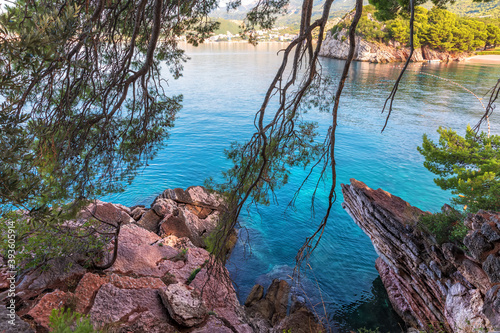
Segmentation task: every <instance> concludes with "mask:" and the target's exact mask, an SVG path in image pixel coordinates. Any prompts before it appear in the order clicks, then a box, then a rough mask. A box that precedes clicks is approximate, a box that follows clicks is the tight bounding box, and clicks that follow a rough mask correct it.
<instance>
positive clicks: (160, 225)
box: [0, 186, 314, 333]
mask: <svg viewBox="0 0 500 333" xmlns="http://www.w3.org/2000/svg"><path fill="white" fill-rule="evenodd" d="M224 209H225V207H224V204H223V202H222V201H221V200H220V198H218V197H217V196H216V195H214V194H211V193H209V192H208V191H206V190H205V189H204V188H203V187H200V186H197V187H190V188H188V189H187V190H186V191H184V190H182V189H175V190H167V191H165V192H164V193H163V194H162V195H160V196H159V197H158V198H156V200H155V201H154V202H153V204H152V205H151V208H145V207H143V206H137V207H130V208H129V207H125V206H122V205H116V204H111V203H105V202H96V203H94V204H92V205H91V206H89V207H88V209H85V210H84V211H83V212H82V213H81V214H80V216H79V218H78V219H77V221H71V223H69V224H74V223H78V221H80V222H81V221H82V220H85V219H88V218H90V217H97V218H99V219H101V220H103V221H106V222H108V223H111V224H117V223H118V222H121V223H122V225H123V226H122V227H121V230H120V233H119V236H118V240H119V242H118V244H119V246H118V252H117V257H116V261H115V262H114V263H113V265H112V266H111V267H109V268H107V269H105V270H91V269H88V268H84V267H82V266H81V265H80V262H78V261H77V260H75V258H58V259H55V260H51V262H50V264H49V266H48V269H35V270H32V271H28V272H24V273H23V274H22V275H20V276H18V280H17V282H16V298H15V310H16V311H15V323H16V326H11V325H10V324H8V323H5V322H3V319H4V318H3V319H2V324H1V325H0V332H4V331H5V332H16V330H17V331H19V332H29V331H36V332H47V331H48V329H49V317H50V314H51V311H52V309H59V308H70V309H72V310H73V311H76V312H78V313H82V314H86V315H89V317H90V320H91V323H92V324H93V325H94V326H95V327H96V328H99V329H103V330H105V331H106V332H148V333H149V332H193V333H194V332H196V333H202V332H206V333H208V332H270V331H273V332H274V330H273V328H272V327H273V326H277V327H278V325H280V326H279V327H280V330H279V332H281V331H282V330H283V329H288V328H290V326H289V325H292V324H293V323H292V324H287V322H286V321H285V315H286V312H287V305H288V294H286V296H283V294H280V297H279V300H280V302H281V303H279V304H280V305H281V306H282V307H281V308H280V312H279V316H275V317H273V320H266V319H262V318H258V319H255V320H252V318H250V317H249V316H248V315H247V313H246V310H245V309H246V308H245V307H243V306H241V305H240V304H239V301H238V299H237V297H236V293H235V290H234V288H233V286H232V284H231V282H230V280H229V279H228V273H227V271H226V269H225V267H219V266H213V265H210V254H209V253H208V252H207V251H206V250H205V249H203V248H202V245H203V238H204V237H205V236H207V235H208V234H210V233H211V232H212V231H213V230H214V229H215V228H216V227H217V223H218V219H219V215H220V213H221V212H222V210H224ZM113 248H114V244H109V249H108V251H109V254H111V252H112V250H113ZM106 257H108V258H110V257H111V255H109V256H106ZM0 259H2V260H1V262H0V272H4V271H5V270H6V269H4V268H5V267H6V265H5V264H6V263H5V260H3V258H1V257H0ZM214 267H215V268H217V269H215V268H214ZM211 268H212V270H211V271H209V270H210V269H211ZM6 282H7V281H6V280H5V277H4V276H3V275H1V276H0V291H3V292H2V293H0V300H1V302H2V305H1V306H0V308H1V309H3V310H2V311H1V312H2V314H4V312H5V314H7V312H8V311H6V310H7V308H6V307H5V305H6V303H5V302H6V300H7V299H8V298H7V292H8V290H6V289H7V288H8V283H6ZM270 290H274V287H272V288H270ZM271 294H273V293H272V292H271ZM268 295H270V294H269V292H268ZM277 297H278V296H276V295H275V296H274V298H273V297H271V296H269V297H268V298H267V299H269V302H271V303H273V304H275V303H276V302H277V301H276V298H277ZM273 313H274V312H273ZM313 319H314V318H313ZM281 327H282V328H281Z"/></svg>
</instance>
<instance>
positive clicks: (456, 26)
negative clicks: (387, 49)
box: [332, 6, 500, 52]
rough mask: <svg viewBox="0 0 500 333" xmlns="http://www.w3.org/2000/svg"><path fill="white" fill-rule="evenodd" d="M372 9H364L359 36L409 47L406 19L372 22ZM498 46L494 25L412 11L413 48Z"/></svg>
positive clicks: (439, 11) (441, 12)
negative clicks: (413, 19)
mask: <svg viewBox="0 0 500 333" xmlns="http://www.w3.org/2000/svg"><path fill="white" fill-rule="evenodd" d="M376 13H377V12H376V10H375V7H373V6H365V8H364V13H363V16H362V18H361V20H360V22H359V26H358V29H357V33H358V35H360V36H362V37H363V38H364V39H366V40H369V41H379V42H382V41H383V42H387V41H389V40H391V39H392V40H395V41H398V42H400V43H401V44H403V45H408V44H409V39H410V28H409V20H408V19H405V18H403V17H396V18H395V19H391V20H388V21H386V22H379V21H377V20H376V19H374V15H376ZM349 24H350V20H349V19H344V20H343V21H342V22H340V23H339V24H338V25H336V26H335V27H334V28H333V29H332V34H335V33H337V32H338V31H340V30H342V29H345V28H347V27H348V26H349ZM499 44H500V28H499V27H498V26H497V25H495V24H493V23H485V22H483V21H482V20H478V19H471V18H459V17H458V16H457V15H455V14H453V13H451V12H449V11H447V10H444V9H440V8H438V7H434V8H433V9H432V10H430V11H428V10H427V9H425V8H423V7H416V8H415V23H414V45H415V47H419V46H423V45H428V46H429V47H430V48H432V49H436V50H441V51H456V52H464V51H475V50H477V49H484V48H486V47H493V46H495V45H499Z"/></svg>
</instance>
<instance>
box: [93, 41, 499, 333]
mask: <svg viewBox="0 0 500 333" xmlns="http://www.w3.org/2000/svg"><path fill="white" fill-rule="evenodd" d="M284 45H285V44H278V43H270V44H261V45H259V46H258V47H256V48H254V47H252V46H250V45H247V44H241V43H235V44H223V43H220V44H218V43H214V44H207V45H202V46H201V47H199V48H192V47H188V48H187V54H188V55H189V56H190V57H191V60H189V61H188V62H187V63H186V64H185V70H184V76H183V77H182V78H180V79H179V80H177V81H175V80H170V81H169V85H170V86H169V87H168V89H167V91H170V92H171V93H172V94H176V93H182V94H183V95H184V108H183V110H182V111H181V112H180V114H179V118H178V120H177V121H176V125H175V128H174V129H173V130H172V131H171V137H170V139H169V140H168V142H167V144H168V146H167V147H165V148H164V149H163V150H162V151H160V152H159V154H158V156H157V157H156V158H155V160H153V161H152V162H151V163H149V166H148V167H147V168H145V169H144V170H143V171H142V172H141V173H140V175H139V176H138V177H137V178H136V179H135V180H134V182H133V184H132V185H131V186H129V187H128V188H127V190H126V191H125V192H124V193H120V194H116V195H111V196H108V197H106V198H103V199H104V200H108V201H112V202H118V203H122V204H125V205H135V204H146V205H149V204H150V203H151V202H152V201H153V199H154V198H155V197H156V196H157V195H158V194H159V193H161V192H162V191H163V190H164V189H166V188H175V187H182V188H186V187H189V186H192V185H199V184H203V182H204V180H205V179H206V178H207V177H210V176H212V177H214V178H215V179H220V173H221V171H223V170H224V169H225V168H228V167H229V166H230V165H229V163H228V162H227V161H226V160H225V158H224V154H223V150H224V149H225V148H228V146H229V144H230V143H231V142H233V141H235V140H240V141H244V140H246V139H247V138H248V137H249V135H250V134H251V133H252V130H253V125H252V124H253V116H254V114H255V111H256V110H257V109H258V108H259V106H260V103H261V101H262V98H263V95H264V93H265V91H266V89H267V87H268V84H269V83H270V82H271V80H272V78H273V76H274V73H275V72H276V70H277V68H278V66H279V62H280V57H279V56H277V55H276V52H277V51H278V50H279V49H280V48H282V47H283V46H284ZM322 64H323V71H324V73H329V74H330V75H332V76H334V77H338V76H339V75H340V73H341V70H342V66H343V61H339V60H333V59H322ZM399 66H400V64H396V65H394V64H368V63H353V65H352V72H351V74H350V75H349V78H348V80H347V82H346V87H345V90H344V93H343V96H342V100H341V106H340V113H339V127H338V132H337V133H338V134H337V173H338V181H339V183H346V182H349V179H350V178H356V179H358V180H361V181H363V182H365V183H366V184H367V185H368V186H370V187H373V188H379V187H380V188H383V189H384V190H386V191H389V192H391V193H392V194H394V195H397V196H400V197H402V198H403V199H405V200H407V201H409V202H410V203H411V204H412V205H414V206H417V207H419V208H421V209H424V210H429V211H437V210H439V209H440V207H441V206H442V205H443V204H444V203H447V202H448V199H449V196H450V195H449V193H446V192H445V191H442V190H440V189H439V188H437V186H435V184H434V183H433V180H432V179H433V175H432V174H431V173H430V172H428V171H427V170H426V169H425V168H424V167H423V165H422V162H423V158H422V157H421V156H420V155H419V153H418V152H417V150H416V147H417V146H418V145H419V144H421V141H422V134H423V133H428V134H429V135H430V136H431V137H433V138H436V137H437V135H436V129H437V128H438V126H446V127H452V128H454V129H456V130H457V131H459V133H461V134H463V133H464V131H465V127H466V126H467V124H468V123H470V124H472V125H474V124H475V123H476V122H477V120H478V119H479V117H480V115H481V114H482V111H483V109H482V107H481V104H480V103H479V101H478V100H477V99H476V98H475V97H474V96H472V95H471V94H470V93H469V92H467V91H465V90H464V89H463V88H461V87H458V86H456V85H453V84H451V83H450V82H448V81H445V80H441V79H437V78H435V77H432V76H429V75H423V74H421V72H424V73H429V74H433V75H437V76H440V77H442V78H446V79H449V80H453V81H455V82H457V83H459V84H461V85H463V86H464V87H466V88H468V89H470V90H472V91H474V92H475V93H476V94H478V95H480V96H481V95H482V94H485V93H486V92H487V90H488V89H489V88H490V87H491V86H493V84H494V83H495V82H496V80H497V79H498V77H499V74H500V70H499V67H498V66H495V65H487V64H462V63H453V64H434V63H433V64H412V65H410V68H409V71H408V72H407V74H405V77H404V80H403V82H402V85H401V87H400V90H399V92H398V95H397V99H396V101H395V108H394V111H393V114H392V116H391V119H390V121H389V125H388V128H387V129H386V130H385V131H384V133H382V134H381V133H380V130H381V128H382V126H383V123H384V121H385V115H381V114H380V111H381V109H382V105H383V103H384V100H385V98H386V97H387V95H388V93H389V91H390V89H391V88H392V84H393V82H394V80H395V79H396V77H397V74H398V73H399V70H400V68H399ZM165 75H166V76H167V74H165ZM307 117H308V118H309V119H311V120H315V121H318V123H319V124H320V130H322V131H323V133H324V132H325V131H326V129H327V127H328V125H329V124H330V123H331V116H330V115H329V114H327V113H318V112H310V113H309V114H308V116H307ZM499 120H500V118H499V114H498V113H496V114H495V115H494V116H493V117H492V118H491V119H490V121H491V128H492V132H493V133H499V132H500V121H499ZM305 175H306V172H305V171H304V170H302V169H299V168H297V169H294V170H293V172H292V175H291V177H290V182H289V184H288V185H287V186H285V187H284V188H282V189H280V190H279V191H278V192H277V197H278V198H279V202H278V203H277V204H273V205H270V206H268V207H259V208H258V210H257V209H255V208H252V209H250V210H249V212H248V213H245V215H243V216H242V217H241V224H242V226H243V227H244V229H242V230H241V233H242V234H241V237H240V242H239V243H238V245H237V246H236V248H235V249H234V251H233V253H232V256H231V260H230V263H229V264H228V268H229V270H230V272H231V274H232V277H233V279H234V281H235V284H236V287H237V291H238V293H239V297H240V299H241V300H244V299H245V298H246V296H247V295H248V292H249V291H250V289H251V287H252V286H253V285H254V284H255V283H262V284H264V285H265V286H267V285H268V284H269V283H270V281H271V279H272V278H275V277H281V278H283V277H284V276H286V275H291V274H292V271H293V267H294V264H295V261H294V259H295V255H296V253H297V250H298V249H299V248H300V246H301V245H302V243H303V241H304V240H305V238H306V237H307V236H308V235H310V234H311V233H312V232H313V230H315V228H316V226H317V224H318V222H319V221H320V220H321V214H322V213H323V212H324V208H325V206H326V198H327V193H328V190H329V189H328V183H327V184H326V185H325V186H323V185H321V186H320V188H319V190H318V193H317V198H316V206H315V207H316V216H314V217H313V216H311V210H310V195H311V193H312V191H313V190H314V182H311V183H310V184H309V185H308V186H306V187H305V188H304V189H303V190H302V192H301V195H300V196H299V198H298V200H297V203H296V207H295V210H292V209H288V210H286V207H287V204H288V202H289V201H290V199H291V198H292V196H293V193H294V191H295V190H296V188H297V186H298V185H299V184H300V182H301V181H302V179H303V177H304V176H305ZM338 196H339V197H338V200H337V202H336V203H335V206H334V209H333V213H332V216H331V218H330V220H329V222H328V225H327V227H326V231H325V235H324V236H323V239H322V241H321V243H320V245H319V247H318V248H317V249H316V251H315V252H314V255H313V256H312V258H311V260H310V267H311V269H308V270H309V274H308V275H307V277H306V278H304V279H302V282H301V284H299V287H298V289H299V290H297V291H298V292H300V291H301V290H300V289H302V291H305V292H306V295H307V296H306V297H309V300H310V301H311V302H312V303H313V304H319V305H317V306H316V309H317V311H318V313H319V314H320V315H321V314H324V310H323V305H322V304H321V303H324V304H325V308H326V312H327V316H328V318H329V319H330V322H331V323H332V325H334V327H335V328H336V329H338V330H339V331H345V330H350V329H357V328H360V327H370V328H375V327H379V328H380V330H381V332H386V331H389V332H400V331H401V329H400V327H399V322H398V318H397V316H395V314H394V312H393V311H392V310H391V308H390V304H389V301H388V299H387V295H386V293H385V291H384V289H383V286H382V284H381V282H380V278H378V273H377V271H376V269H375V267H374V262H375V259H376V258H377V255H376V253H375V251H374V249H373V246H372V244H371V242H370V240H369V238H368V237H367V236H366V235H365V234H364V233H363V232H362V231H361V230H360V229H359V228H358V227H357V226H356V224H355V223H354V222H353V221H352V219H351V218H350V217H349V216H348V215H347V214H346V212H345V211H344V210H343V209H342V208H341V205H340V204H341V202H342V195H341V193H340V189H339V190H338ZM247 236H248V239H249V240H250V242H249V244H250V246H251V248H249V247H248V246H245V241H244V240H246V239H247Z"/></svg>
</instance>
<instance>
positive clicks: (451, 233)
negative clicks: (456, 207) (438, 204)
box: [418, 211, 468, 244]
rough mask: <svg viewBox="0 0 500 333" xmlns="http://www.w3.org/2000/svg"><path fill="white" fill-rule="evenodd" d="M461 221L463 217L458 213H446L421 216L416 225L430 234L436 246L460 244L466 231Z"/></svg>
mask: <svg viewBox="0 0 500 333" xmlns="http://www.w3.org/2000/svg"><path fill="white" fill-rule="evenodd" d="M463 221H464V216H463V215H462V214H460V213H459V212H457V211H447V212H442V213H435V214H426V215H422V216H421V217H420V219H419V221H418V225H419V227H420V228H422V229H424V230H425V231H427V232H429V233H430V234H432V235H433V236H434V237H435V238H436V242H437V243H438V244H443V243H456V244H462V242H463V239H464V237H465V235H466V234H467V231H468V229H467V227H466V226H465V225H464V222H463Z"/></svg>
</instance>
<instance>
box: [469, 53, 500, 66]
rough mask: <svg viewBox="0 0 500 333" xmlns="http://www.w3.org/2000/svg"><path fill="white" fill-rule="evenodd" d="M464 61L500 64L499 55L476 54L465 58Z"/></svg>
mask: <svg viewBox="0 0 500 333" xmlns="http://www.w3.org/2000/svg"><path fill="white" fill-rule="evenodd" d="M465 61H467V62H470V63H476V64H500V55H497V54H492V55H476V56H473V57H470V58H467V59H466V60H465Z"/></svg>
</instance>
